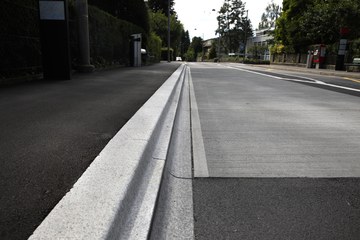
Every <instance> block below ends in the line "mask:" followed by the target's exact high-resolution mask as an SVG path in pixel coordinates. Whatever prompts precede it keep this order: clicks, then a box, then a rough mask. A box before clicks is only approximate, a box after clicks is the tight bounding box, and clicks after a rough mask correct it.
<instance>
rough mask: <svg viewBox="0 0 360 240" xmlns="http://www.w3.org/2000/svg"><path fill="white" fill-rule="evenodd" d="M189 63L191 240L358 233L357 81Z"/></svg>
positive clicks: (356, 235) (330, 236)
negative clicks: (192, 222)
mask: <svg viewBox="0 0 360 240" xmlns="http://www.w3.org/2000/svg"><path fill="white" fill-rule="evenodd" d="M190 67H191V73H192V84H190V86H192V85H193V88H192V91H193V97H192V98H191V106H192V108H193V109H192V113H193V112H194V107H195V110H197V112H198V116H199V119H198V121H199V124H196V123H195V124H193V137H194V136H195V139H194V140H193V143H194V146H193V149H194V150H195V151H196V152H194V167H195V169H194V174H195V177H196V178H195V180H194V183H193V187H194V189H193V190H194V218H195V237H196V239H249V240H250V239H334V240H335V239H359V236H360V228H359V226H360V181H359V176H360V104H359V103H360V101H359V96H360V94H359V93H360V91H359V89H360V87H359V86H360V84H359V83H358V82H357V81H356V79H343V78H337V77H326V76H319V75H309V74H299V73H293V72H292V73H290V72H284V71H279V70H276V71H274V70H271V69H266V68H253V67H246V66H245V65H241V64H222V63H221V64H214V63H213V64H210V63H193V64H190ZM195 115H196V114H195ZM193 117H194V114H192V118H193ZM195 118H196V116H195ZM194 126H195V127H194Z"/></svg>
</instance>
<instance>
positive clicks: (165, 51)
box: [161, 48, 174, 61]
mask: <svg viewBox="0 0 360 240" xmlns="http://www.w3.org/2000/svg"><path fill="white" fill-rule="evenodd" d="M161 60H163V61H167V60H168V49H167V48H161ZM173 60H174V50H173V49H172V48H170V61H173Z"/></svg>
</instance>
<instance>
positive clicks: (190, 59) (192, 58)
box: [184, 48, 197, 62]
mask: <svg viewBox="0 0 360 240" xmlns="http://www.w3.org/2000/svg"><path fill="white" fill-rule="evenodd" d="M196 57H197V55H196V54H195V51H194V49H192V48H189V49H188V50H187V52H186V53H185V58H184V60H185V61H188V62H194V61H195V60H196Z"/></svg>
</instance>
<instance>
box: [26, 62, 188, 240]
mask: <svg viewBox="0 0 360 240" xmlns="http://www.w3.org/2000/svg"><path fill="white" fill-rule="evenodd" d="M185 68H186V66H185V65H181V66H180V67H179V68H178V69H177V70H176V71H175V72H174V73H173V74H172V75H171V76H170V77H169V78H168V80H167V81H165V83H164V84H163V85H162V86H161V87H160V88H159V89H158V90H157V91H156V92H155V94H154V95H153V96H152V97H151V98H150V99H149V100H148V101H147V102H146V103H145V104H144V105H143V107H141V108H140V109H139V110H138V112H137V113H136V114H135V115H134V116H133V117H132V118H131V119H130V120H129V121H128V123H127V124H126V125H125V126H124V127H123V128H122V129H121V130H120V131H119V132H118V133H117V134H116V135H115V136H114V138H113V139H111V141H110V142H109V143H108V144H107V145H106V146H105V148H104V149H103V150H102V152H101V153H100V154H99V156H98V157H96V158H95V160H94V161H93V163H92V164H91V165H90V166H89V167H88V169H87V170H86V171H85V172H84V173H83V175H82V176H81V177H80V178H79V180H78V181H77V182H76V183H75V185H74V186H73V188H72V189H71V190H70V191H69V192H68V193H67V194H66V195H65V196H64V197H63V199H62V200H61V201H60V202H59V203H58V204H57V205H56V206H55V208H54V209H53V210H52V211H51V212H50V214H49V215H48V216H47V217H46V218H45V219H44V221H43V222H42V223H41V224H40V226H39V227H38V228H37V229H36V230H35V232H34V233H33V235H32V236H30V238H29V239H68V238H71V239H113V238H119V237H121V236H122V235H123V234H124V233H122V232H121V231H122V230H123V229H126V228H129V227H130V228H131V227H132V226H131V225H128V226H121V225H119V224H125V225H127V224H131V222H129V221H128V220H127V219H124V217H123V216H127V215H129V214H130V213H132V212H133V209H132V208H133V207H134V206H133V204H132V200H133V198H134V197H135V198H137V197H139V196H140V195H141V193H139V191H141V190H142V189H140V188H143V187H144V185H146V184H147V183H146V182H145V181H148V180H149V179H147V178H143V177H142V176H143V175H149V174H150V175H152V174H153V173H149V174H148V173H146V172H145V173H144V171H153V170H154V169H155V170H156V173H155V174H162V172H163V167H164V161H147V160H149V159H150V160H151V159H152V154H153V152H154V149H155V148H156V144H157V139H156V138H157V136H159V134H160V133H159V131H161V129H162V128H163V126H162V124H163V123H162V121H163V119H162V118H163V117H164V115H166V114H167V112H168V111H169V109H167V108H170V107H171V106H174V107H177V105H174V104H172V105H171V104H170V102H171V101H173V98H174V94H175V92H176V89H177V87H179V85H180V86H182V83H179V82H180V81H182V80H183V78H182V74H184V72H185V71H184V69H185ZM172 122H173V121H172ZM171 128H172V126H171ZM163 160H165V159H163ZM158 163H159V164H158ZM148 165H151V166H150V167H149V166H148ZM150 177H151V178H153V177H152V176H150ZM161 177H162V176H156V178H159V179H161ZM153 183H156V184H159V185H160V183H158V182H157V180H156V181H153ZM152 187H154V186H152ZM146 188H148V187H146ZM148 190H150V191H159V186H157V187H156V186H155V187H154V188H150V189H148ZM139 194H140V195H139ZM157 194H158V192H154V193H151V195H153V196H155V198H156V197H157ZM153 201H154V203H155V201H156V199H154V200H153ZM146 207H149V206H146ZM150 208H151V206H150ZM152 208H154V206H152ZM146 210H147V212H149V213H153V212H152V211H151V209H150V210H149V209H146ZM140 215H141V214H140ZM125 218H126V217H125ZM146 219H149V220H150V222H147V223H144V231H145V233H143V235H141V234H140V235H138V236H137V239H145V238H146V237H147V233H146V231H149V230H150V225H151V220H152V216H148V217H147V218H146ZM119 221H120V222H121V223H120V222H119ZM120 226H121V227H120ZM147 228H148V229H147ZM127 231H129V230H128V229H127ZM126 235H127V234H126Z"/></svg>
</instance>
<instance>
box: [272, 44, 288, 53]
mask: <svg viewBox="0 0 360 240" xmlns="http://www.w3.org/2000/svg"><path fill="white" fill-rule="evenodd" d="M270 52H271V54H276V53H277V54H281V53H284V52H285V46H284V45H283V44H281V43H275V44H274V45H272V46H270Z"/></svg>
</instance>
